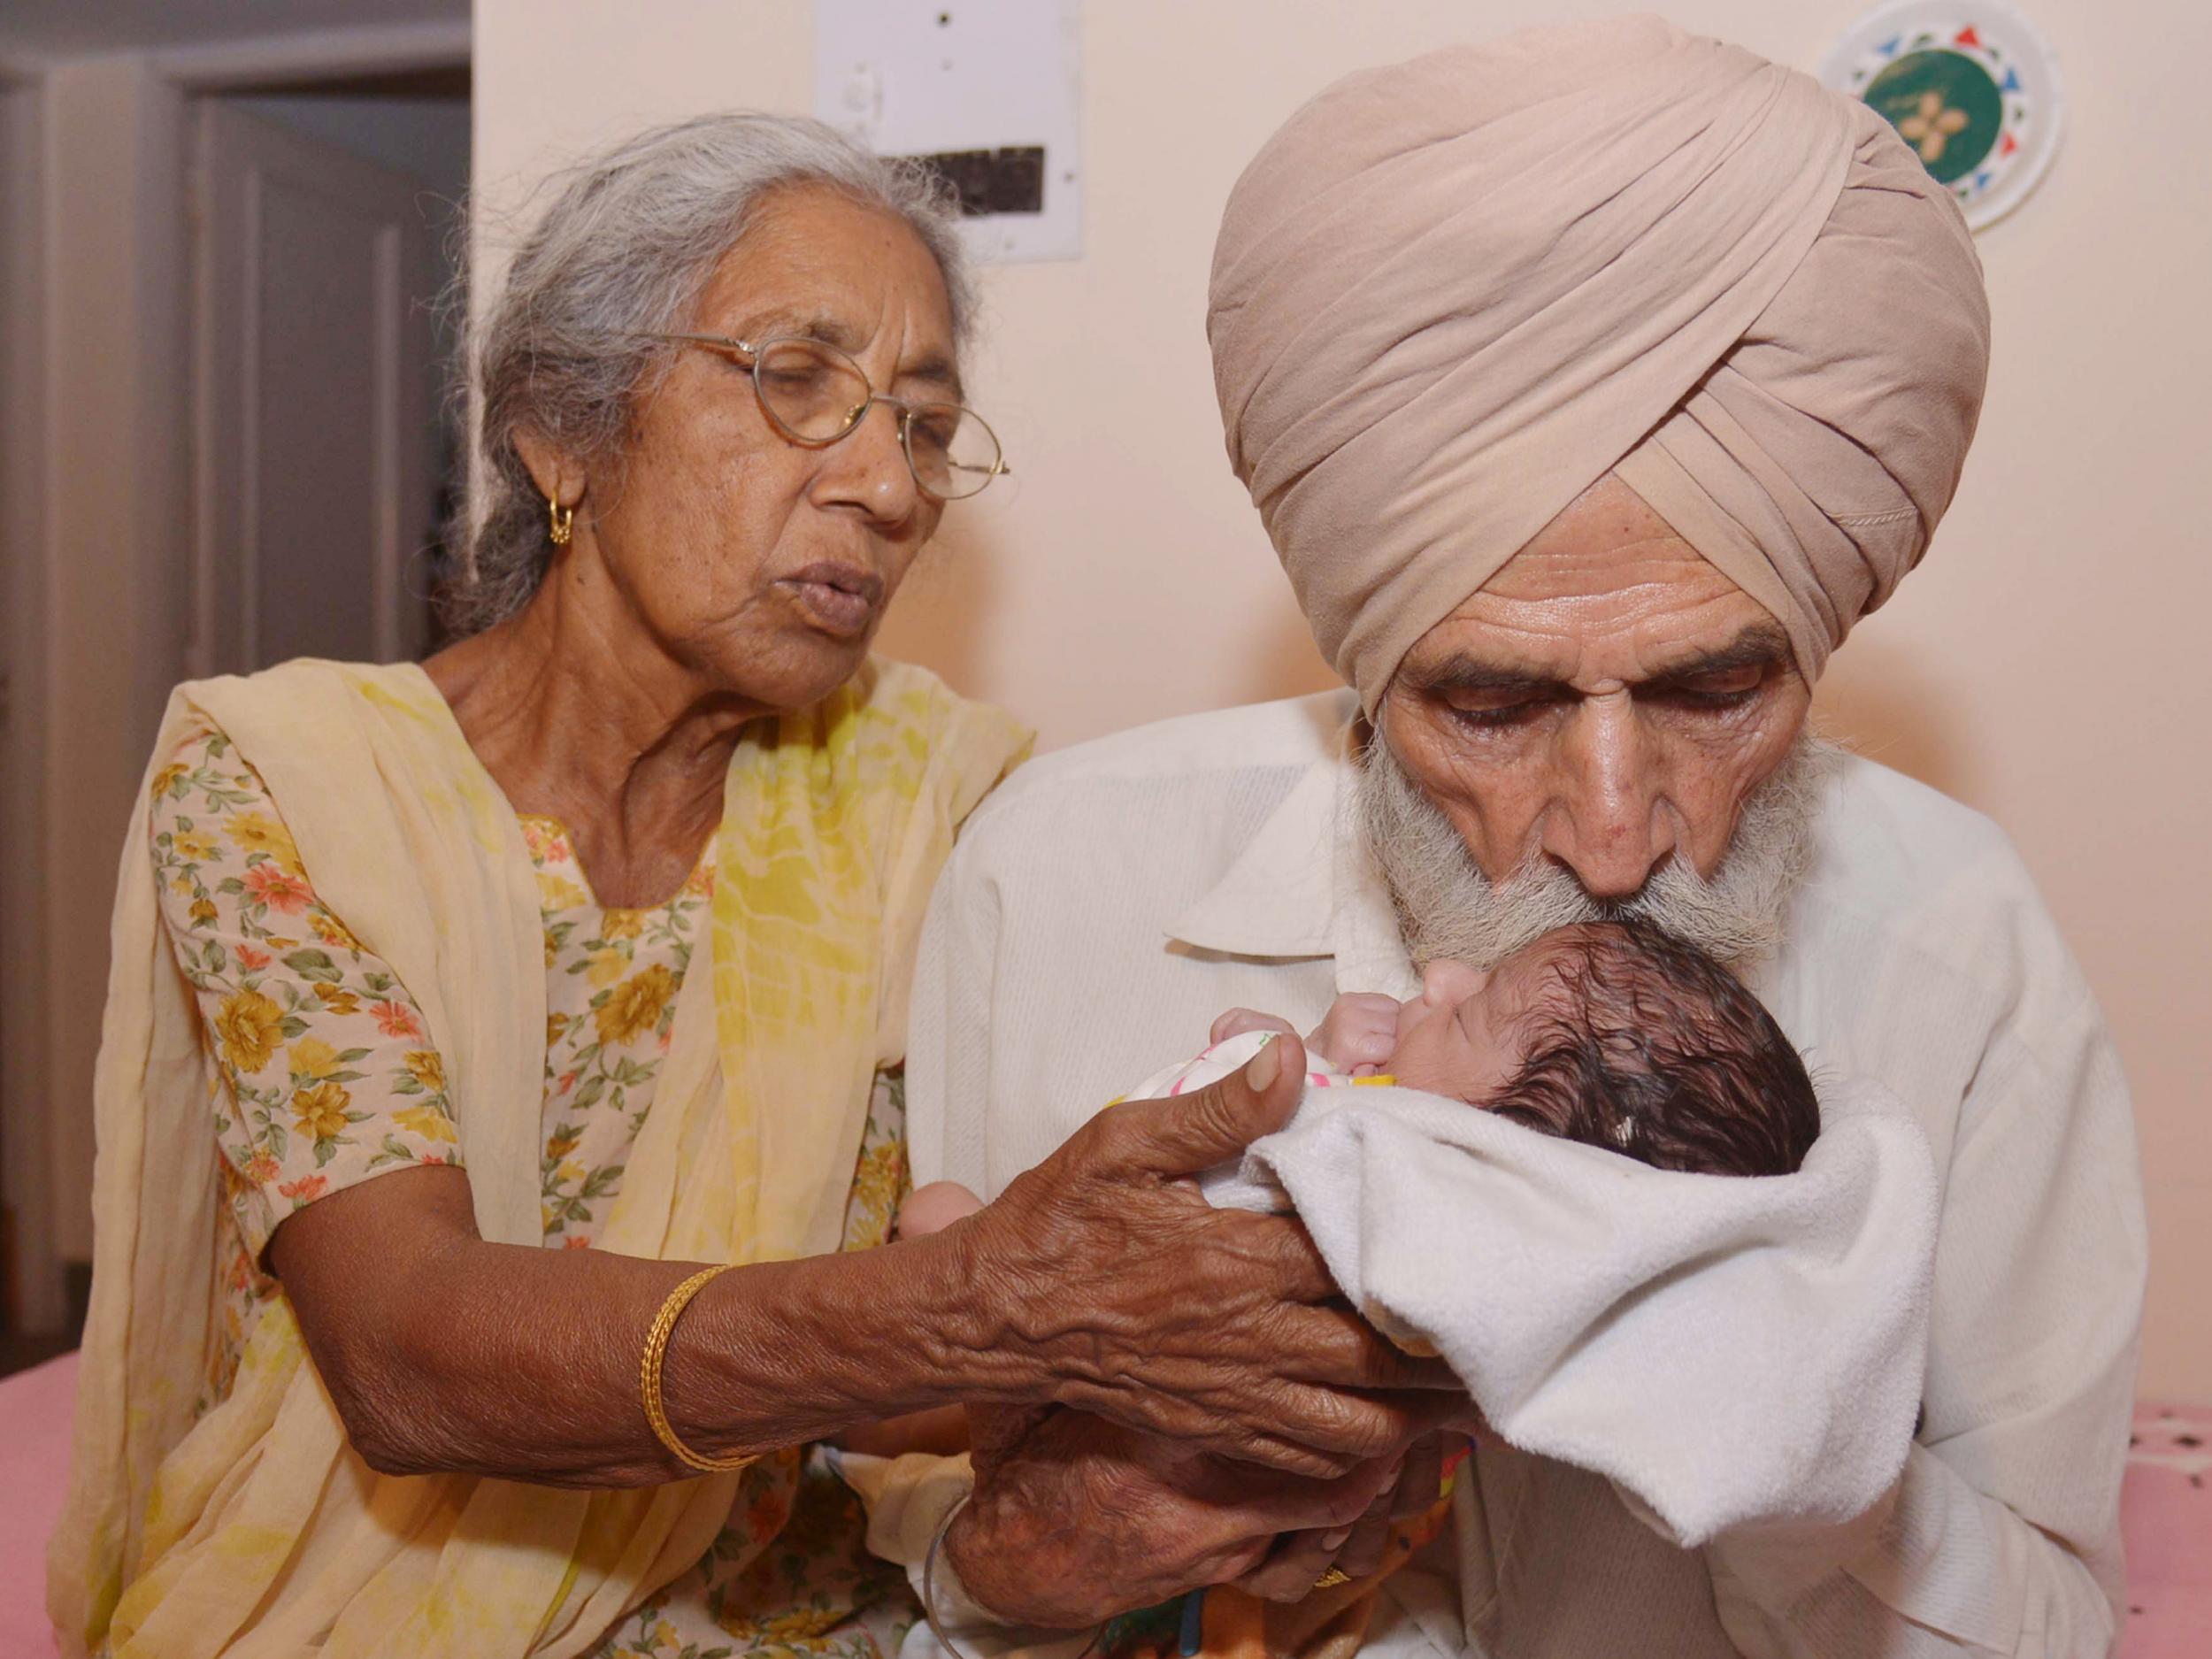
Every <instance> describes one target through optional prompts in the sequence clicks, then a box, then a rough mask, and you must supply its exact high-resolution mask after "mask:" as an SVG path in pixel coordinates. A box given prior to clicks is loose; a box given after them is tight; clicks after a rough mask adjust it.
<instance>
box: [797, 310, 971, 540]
mask: <svg viewBox="0 0 2212 1659" xmlns="http://www.w3.org/2000/svg"><path fill="white" fill-rule="evenodd" d="M753 380H754V384H755V385H757V386H758V387H759V388H760V400H761V403H762V404H763V405H764V407H765V408H766V409H767V411H768V412H769V414H770V415H772V416H773V417H774V419H775V420H776V423H777V424H778V425H779V426H781V427H783V429H784V430H785V431H786V432H787V433H789V434H791V435H792V436H793V437H795V438H797V439H800V440H802V441H803V442H808V443H833V442H836V441H837V440H838V439H840V438H841V437H843V436H844V435H845V434H847V433H848V432H850V431H851V430H852V429H853V426H854V425H855V424H856V422H858V420H859V419H860V418H861V417H862V416H863V415H864V414H866V413H867V412H868V404H869V403H870V400H871V399H872V397H873V396H874V393H873V390H872V388H871V387H870V386H869V384H868V377H867V376H866V375H865V374H864V373H861V369H860V365H858V364H856V363H855V362H854V361H853V360H852V359H851V358H850V357H847V356H846V355H845V354H844V353H843V352H841V351H840V350H838V349H836V348H835V347H834V346H829V345H825V344H823V343H821V342H818V341H811V340H772V341H770V342H766V343H765V344H764V345H763V346H762V347H761V348H760V349H759V352H758V355H757V358H756V360H755V364H754V368H753ZM901 407H902V419H901V421H900V438H901V441H902V443H903V445H904V447H905V449H906V458H907V464H908V465H910V466H911V467H912V468H913V470H914V480H915V482H917V483H918V484H919V485H920V486H921V487H922V488H924V489H926V490H927V491H928V492H929V493H930V494H931V495H934V496H936V497H937V498H938V499H939V500H941V501H954V500H957V499H959V498H960V497H961V496H964V495H974V494H975V493H976V492H977V491H978V490H979V489H981V488H983V487H984V486H985V485H986V484H987V483H989V482H990V481H991V480H992V479H993V478H994V477H995V476H996V474H997V472H998V470H999V445H998V440H997V438H995V436H993V435H992V433H991V429H990V428H989V427H988V426H985V425H984V424H983V422H982V421H981V420H980V419H978V418H977V417H975V416H974V415H972V414H971V413H969V412H968V411H966V410H964V409H963V408H961V407H960V406H959V405H958V404H957V403H913V404H908V405H902V406H901Z"/></svg>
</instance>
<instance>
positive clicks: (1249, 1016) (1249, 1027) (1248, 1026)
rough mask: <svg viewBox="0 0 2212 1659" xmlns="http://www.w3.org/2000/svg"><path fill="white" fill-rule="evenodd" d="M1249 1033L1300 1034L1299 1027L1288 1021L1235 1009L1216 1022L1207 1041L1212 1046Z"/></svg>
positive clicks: (1291, 1035) (1253, 1011)
mask: <svg viewBox="0 0 2212 1659" xmlns="http://www.w3.org/2000/svg"><path fill="white" fill-rule="evenodd" d="M1248 1031H1279V1032H1281V1033H1283V1035H1284V1036H1286V1037H1295V1036H1296V1035H1297V1034H1298V1027H1297V1026H1295V1025H1292V1024H1291V1023H1290V1022H1289V1021H1288V1020H1286V1019H1278V1018H1276V1017H1275V1016H1274V1015H1272V1014H1263V1013H1260V1012H1258V1011H1256V1010H1253V1009H1249V1008H1233V1009H1231V1010H1229V1011H1228V1012H1227V1013H1225V1014H1224V1015H1223V1016H1222V1017H1221V1018H1219V1019H1217V1020H1216V1021H1214V1028H1213V1029H1212V1030H1211V1031H1210V1032H1208V1033H1206V1041H1207V1043H1208V1044H1209V1045H1211V1044H1214V1043H1217V1042H1226V1041H1229V1039H1230V1038H1232V1037H1241V1036H1242V1035H1244V1033H1246V1032H1248Z"/></svg>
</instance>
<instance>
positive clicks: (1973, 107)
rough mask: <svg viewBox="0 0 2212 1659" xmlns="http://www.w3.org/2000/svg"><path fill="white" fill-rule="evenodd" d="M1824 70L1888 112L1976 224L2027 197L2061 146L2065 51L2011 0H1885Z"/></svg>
mask: <svg viewBox="0 0 2212 1659" xmlns="http://www.w3.org/2000/svg"><path fill="white" fill-rule="evenodd" d="M1820 78H1821V80H1822V81H1824V82H1825V83H1826V84H1828V85H1829V86H1832V87H1833V88H1836V89H1837V90H1838V91H1840V92H1847V93H1849V94H1851V95H1852V96H1854V97H1857V98H1863V99H1864V100H1865V101H1866V102H1867V103H1868V104H1870V105H1872V106H1873V107H1874V109H1876V110H1877V111H1879V112H1880V113H1881V114H1882V115H1883V116H1885V117H1886V118H1887V119H1888V120H1889V122H1890V124H1891V125H1892V126H1893V127H1896V129H1897V131H1898V133H1899V134H1901V136H1902V137H1903V138H1904V140H1905V142H1907V143H1909V144H1910V145H1911V146H1912V147H1913V149H1914V150H1916V152H1918V154H1919V157H1920V160H1921V164H1922V165H1924V166H1925V167H1926V168H1927V169H1928V172H1929V173H1930V174H1931V175H1932V176H1933V177H1934V178H1935V179H1936V180H1939V182H1941V183H1943V184H1946V185H1947V186H1949V187H1950V189H1951V193H1952V194H1953V195H1954V196H1957V197H1958V202H1959V205H1960V206H1961V207H1962V208H1963V209H1964V210H1965V211H1966V222H1967V223H1968V224H1969V225H1970V226H1972V227H1974V228H1975V229H1976V230H1979V229H1980V228H1981V227H1983V226H1985V225H1988V224H1991V223H1993V222H1994V221H1995V220H1997V219H2001V218H2003V217H2004V215H2005V214H2007V213H2008V212H2010V211H2012V210H2013V209H2014V208H2016V207H2017V206H2018V205H2019V204H2020V203H2021V201H2022V200H2023V199H2024V197H2025V196H2027V194H2028V192H2029V191H2031V190H2032V189H2034V188H2035V187H2036V185H2037V184H2038V183H2039V181H2040V180H2041V179H2042V177H2043V174H2044V172H2045V170H2046V169H2047V168H2048V167H2049V166H2050V165H2051V157H2053V156H2054V155H2055V154H2056V153H2057V151H2058V141H2059V132H2060V129H2061V127H2062V126H2063V124H2064V120H2065V113H2066V96H2065V89H2064V88H2063V86H2062V84H2061V82H2060V81H2059V74H2058V59H2057V57H2056V56H2055V54H2054V53H2053V52H2052V50H2051V47H2050V43H2049V42H2047V41H2046V40H2045V39H2044V38H2043V36H2042V35H2040V34H2039V33H2038V32H2037V30H2036V28H2035V27H2034V26H2033V25H2032V24H2031V23H2030V22H2029V21H2028V20H2027V19H2026V18H2024V17H2023V16H2021V14H2020V13H2019V12H2016V11H2015V10H2013V8H2012V7H2011V6H2009V5H2007V4H2003V0H1894V3H1893V4H1887V5H1882V6H1878V7H1876V8H1875V9H1874V10H1873V11H1871V12H1868V13H1867V14H1866V15H1865V16H1864V17H1863V18H1861V19H1859V20H1858V22H1856V23H1855V24H1854V25H1853V26H1852V27H1851V29H1850V31H1849V32H1848V33H1847V34H1846V35H1844V37H1843V38H1842V39H1841V40H1839V41H1838V42H1836V44H1835V45H1834V47H1833V48H1832V49H1831V50H1830V51H1829V53H1828V56H1827V57H1826V58H1825V59H1824V60H1823V62H1822V64H1821V65H1820Z"/></svg>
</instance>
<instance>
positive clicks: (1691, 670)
mask: <svg viewBox="0 0 2212 1659" xmlns="http://www.w3.org/2000/svg"><path fill="white" fill-rule="evenodd" d="M1789 657H1790V641H1789V635H1788V634H1785V633H1783V632H1782V630H1781V629H1780V628H1779V627H1778V626H1776V625H1775V624H1773V623H1771V622H1754V623H1749V624H1747V625H1746V626H1745V627H1744V629H1743V631H1742V632H1741V633H1740V634H1737V635H1736V637H1735V638H1734V639H1732V640H1731V641H1728V643H1727V644H1725V645H1719V646H1715V647H1714V648H1713V649H1710V650H1706V651H1699V652H1697V653H1695V654H1694V655H1693V656H1690V657H1684V658H1682V659H1681V660H1680V661H1678V662H1673V663H1669V664H1666V665H1665V666H1663V667H1662V668H1659V669H1656V670H1655V671H1654V672H1651V673H1649V674H1647V675H1645V676H1644V677H1643V678H1642V679H1640V680H1636V681H1634V682H1633V683H1634V684H1636V685H1639V686H1669V685H1678V684H1680V683H1681V682H1682V681H1684V680H1701V679H1703V678H1705V677H1706V676H1708V675H1710V674H1725V673H1728V672H1732V671H1733V670H1736V669H1740V668H1764V667H1769V666H1771V665H1773V664H1778V663H1786V662H1787V661H1788V660H1789ZM1404 678H1405V680H1406V683H1407V686H1408V687H1409V689H1411V690H1414V691H1417V692H1426V693H1429V694H1431V695H1437V694H1441V693H1448V692H1459V693H1462V694H1465V693H1471V692H1472V693H1483V694H1486V695H1501V694H1504V695H1515V696H1525V697H1544V696H1551V697H1557V696H1571V695H1574V687H1573V686H1572V684H1571V682H1570V681H1568V680H1563V679H1561V678H1560V677H1559V676H1558V675H1556V674H1554V673H1550V672H1546V671H1544V670H1541V669H1535V668H1529V667H1525V666H1523V665H1518V664H1509V663H1494V662H1486V661H1485V660H1484V659H1483V658H1481V657H1472V656H1469V655H1467V654H1466V653H1464V652H1455V653H1454V654H1453V655H1451V656H1449V657H1445V658H1444V659H1443V660H1442V661H1440V662H1437V663H1432V664H1428V665H1426V666H1425V667H1421V668H1408V669H1406V670H1405V671H1404Z"/></svg>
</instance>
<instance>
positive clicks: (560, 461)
mask: <svg viewBox="0 0 2212 1659" xmlns="http://www.w3.org/2000/svg"><path fill="white" fill-rule="evenodd" d="M515 453H516V454H517V455H518V456H520V457H522V464H523V465H525V466H526V467H528V468H529V469H530V478H531V481H532V482H534V484H536V485H537V487H538V494H539V495H543V496H546V497H548V498H549V499H550V500H553V501H557V502H558V503H560V504H561V505H562V506H564V507H573V506H575V505H576V503H578V502H580V501H581V500H583V498H584V487H585V485H586V484H587V483H588V482H589V475H588V472H587V470H586V468H585V466H584V465H583V463H582V462H580V461H579V460H578V459H577V458H576V457H574V456H572V455H569V454H567V453H565V451H564V450H562V449H561V448H560V447H559V446H558V445H557V444H556V443H554V442H553V441H552V440H551V439H549V438H548V437H546V436H545V435H544V434H541V433H538V432H534V431H532V430H530V429H529V428H528V427H525V428H524V429H523V430H522V431H520V432H518V433H516V434H515Z"/></svg>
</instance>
